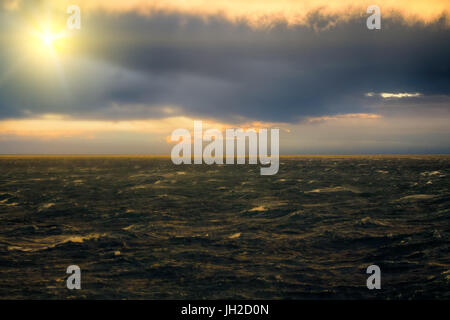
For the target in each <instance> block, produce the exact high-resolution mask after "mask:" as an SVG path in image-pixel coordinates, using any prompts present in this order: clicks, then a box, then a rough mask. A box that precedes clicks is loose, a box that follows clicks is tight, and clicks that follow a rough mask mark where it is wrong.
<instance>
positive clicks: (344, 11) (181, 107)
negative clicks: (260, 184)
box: [0, 0, 450, 154]
mask: <svg viewBox="0 0 450 320" xmlns="http://www.w3.org/2000/svg"><path fill="white" fill-rule="evenodd" d="M69 4H75V5H78V6H79V7H80V8H81V18H82V26H81V30H79V31H76V30H75V31H68V30H66V20H67V18H68V17H69V15H68V14H67V13H66V8H67V6H68V5H69ZM373 4H376V5H378V6H379V7H380V8H381V14H382V28H381V30H368V29H367V27H366V19H367V17H368V16H369V15H370V14H367V13H366V9H367V7H368V6H369V5H373ZM0 46H1V50H0V154H36V153H37V154H61V153H62V154H80V153H81V154H101V153H108V154H111V153H113V154H126V153H132V154H168V153H170V149H171V148H172V146H173V145H171V144H169V143H168V137H169V136H170V135H171V132H172V131H173V130H174V129H177V128H186V129H189V130H192V129H193V122H194V120H203V121H204V122H206V123H205V126H208V127H214V128H218V129H221V130H223V129H225V128H229V127H230V128H231V127H233V128H234V127H243V128H261V127H268V128H269V127H276V128H280V151H281V153H282V154H361V153H449V152H450V125H449V123H450V58H449V57H450V2H449V1H448V0H428V1H426V0H421V1H419V0H412V1H403V0H400V1H393V0H392V1H390V0H371V1H359V0H352V1H348V0H342V1H334V0H331V1H325V0H309V1H300V0H298V1H295V0H247V1H245V0H239V1H238V0H190V1H181V0H164V1H157V0H148V1H145V0H128V1H118V0H89V1H87V0H86V1H77V0H71V1H61V0H54V1H37V0H33V1H30V0H17V1H15V0H0Z"/></svg>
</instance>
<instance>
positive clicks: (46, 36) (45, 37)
mask: <svg viewBox="0 0 450 320" xmlns="http://www.w3.org/2000/svg"><path fill="white" fill-rule="evenodd" d="M38 37H39V38H40V39H41V40H42V42H43V44H44V45H45V46H47V47H49V48H52V49H53V47H54V44H55V42H56V41H57V40H59V39H61V38H63V37H64V34H63V33H58V34H55V33H51V32H50V31H44V32H42V33H39V35H38Z"/></svg>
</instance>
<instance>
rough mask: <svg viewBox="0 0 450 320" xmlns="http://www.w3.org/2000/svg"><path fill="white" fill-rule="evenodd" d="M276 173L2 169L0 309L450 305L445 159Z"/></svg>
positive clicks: (307, 162)
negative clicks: (242, 303) (43, 304)
mask: <svg viewBox="0 0 450 320" xmlns="http://www.w3.org/2000/svg"><path fill="white" fill-rule="evenodd" d="M281 162H282V164H281V168H280V172H279V174H278V175H276V176H271V177H262V176H260V174H259V166H248V165H246V166H237V165H236V166H179V167H177V166H174V165H172V163H171V161H170V159H167V158H145V157H141V158H139V157H134V158H131V157H130V158H127V157H121V158H70V157H67V158H1V159H0V168H1V170H0V298H13V299H15V298H43V299H56V298H59V299H60V298H107V299H123V298H137V299H143V298H145V299H185V298H190V299H205V298H209V299H219V298H237V299H240V298H257V299H259V298H262V299H272V298H274V299H286V298H290V299H310V298H324V299H344V298H354V299H357V298H381V299H410V298H413V299H414V298H415V299H418V298H432V299H433V298H447V299H448V298H450V290H449V285H450V254H449V252H450V250H449V249H450V248H449V247H450V245H449V239H450V223H449V222H450V179H449V175H450V166H449V164H450V158H449V157H406V158H405V157H398V158H396V157H366V158H364V157H359V158H350V157H347V158H342V157H341V158H339V157H318V158H307V157H302V158H283V159H282V160H281ZM72 264H75V265H79V266H80V267H81V270H82V290H81V291H76V292H74V291H69V290H67V289H66V284H65V279H66V277H67V275H66V273H65V272H66V268H67V266H69V265H72ZM371 264H377V265H379V266H380V267H381V270H382V290H379V291H369V290H368V289H367V288H366V278H367V275H366V274H365V270H366V268H367V267H368V266H369V265H371Z"/></svg>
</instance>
